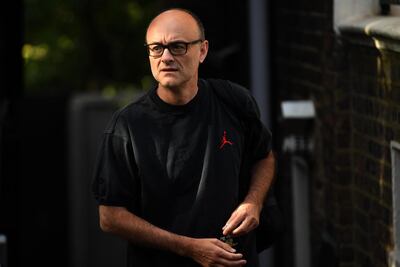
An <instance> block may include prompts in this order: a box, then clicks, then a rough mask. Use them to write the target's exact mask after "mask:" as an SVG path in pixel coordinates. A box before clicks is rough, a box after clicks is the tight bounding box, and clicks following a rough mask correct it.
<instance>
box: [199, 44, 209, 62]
mask: <svg viewBox="0 0 400 267" xmlns="http://www.w3.org/2000/svg"><path fill="white" fill-rule="evenodd" d="M207 53H208V41H207V40H204V41H203V43H202V44H201V47H200V63H203V62H204V60H205V59H206V57H207Z"/></svg>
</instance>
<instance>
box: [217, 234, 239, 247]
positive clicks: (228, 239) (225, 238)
mask: <svg viewBox="0 0 400 267" xmlns="http://www.w3.org/2000/svg"><path fill="white" fill-rule="evenodd" d="M219 240H221V241H222V242H224V243H226V244H228V245H229V246H231V247H234V246H236V245H237V243H235V242H234V241H233V237H232V236H230V235H227V236H222V237H220V238H219Z"/></svg>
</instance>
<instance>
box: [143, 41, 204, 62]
mask: <svg viewBox="0 0 400 267" xmlns="http://www.w3.org/2000/svg"><path fill="white" fill-rule="evenodd" d="M200 42H203V40H202V39H198V40H194V41H192V42H182V41H179V42H172V43H169V44H166V45H163V44H160V43H152V44H145V45H144V46H145V47H147V52H148V53H149V56H151V57H155V58H157V57H161V56H162V55H163V53H164V49H165V48H168V51H169V52H170V53H171V54H172V55H173V56H182V55H185V54H186V53H187V50H188V46H189V45H193V44H197V43H200Z"/></svg>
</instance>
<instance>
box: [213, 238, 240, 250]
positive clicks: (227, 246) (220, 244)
mask: <svg viewBox="0 0 400 267" xmlns="http://www.w3.org/2000/svg"><path fill="white" fill-rule="evenodd" d="M216 244H217V246H218V247H220V248H222V249H224V250H226V251H228V252H230V253H235V252H236V249H234V248H233V247H231V246H230V245H228V244H226V243H225V242H222V241H221V240H218V239H217V243H216Z"/></svg>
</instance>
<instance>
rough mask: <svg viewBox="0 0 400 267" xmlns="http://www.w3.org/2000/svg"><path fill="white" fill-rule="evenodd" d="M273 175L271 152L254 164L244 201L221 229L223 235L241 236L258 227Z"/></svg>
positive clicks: (273, 166)
mask: <svg viewBox="0 0 400 267" xmlns="http://www.w3.org/2000/svg"><path fill="white" fill-rule="evenodd" d="M274 174H275V158H274V155H273V152H272V151H271V152H270V153H269V154H268V156H267V157H266V158H264V159H261V160H259V161H257V162H256V163H255V164H254V166H253V169H252V177H251V180H250V187H249V191H248V193H247V195H246V197H245V199H244V201H243V202H242V203H241V204H240V205H239V206H238V207H237V209H236V210H235V211H234V212H233V213H232V215H231V217H230V218H229V220H228V221H227V223H226V225H225V226H224V227H223V228H222V230H223V234H224V235H228V234H231V235H233V236H239V235H243V234H246V233H248V232H250V231H251V230H253V229H255V228H256V227H257V226H258V224H259V221H260V212H261V209H262V207H263V203H264V199H265V197H266V195H267V193H268V190H269V188H270V186H271V184H272V182H273V178H274Z"/></svg>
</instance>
